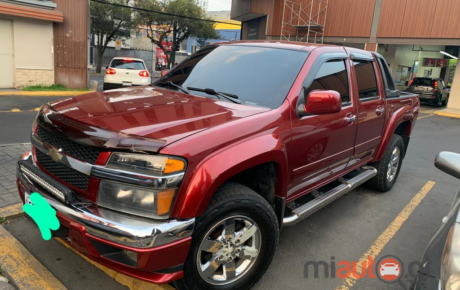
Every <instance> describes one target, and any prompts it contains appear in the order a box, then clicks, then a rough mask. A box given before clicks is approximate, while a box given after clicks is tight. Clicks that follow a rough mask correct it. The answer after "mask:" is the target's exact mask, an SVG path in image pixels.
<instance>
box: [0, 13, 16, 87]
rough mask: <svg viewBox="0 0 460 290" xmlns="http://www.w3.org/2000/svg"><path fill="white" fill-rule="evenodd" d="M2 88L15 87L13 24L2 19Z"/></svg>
mask: <svg viewBox="0 0 460 290" xmlns="http://www.w3.org/2000/svg"><path fill="white" fill-rule="evenodd" d="M0 65H1V66H2V68H1V69H0V88H12V87H13V22H12V21H11V20H5V19H0Z"/></svg>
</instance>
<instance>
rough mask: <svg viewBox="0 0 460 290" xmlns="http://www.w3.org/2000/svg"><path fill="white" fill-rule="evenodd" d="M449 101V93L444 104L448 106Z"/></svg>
mask: <svg viewBox="0 0 460 290" xmlns="http://www.w3.org/2000/svg"><path fill="white" fill-rule="evenodd" d="M447 102H449V95H447V97H446V99H445V100H444V101H442V105H443V106H446V105H447Z"/></svg>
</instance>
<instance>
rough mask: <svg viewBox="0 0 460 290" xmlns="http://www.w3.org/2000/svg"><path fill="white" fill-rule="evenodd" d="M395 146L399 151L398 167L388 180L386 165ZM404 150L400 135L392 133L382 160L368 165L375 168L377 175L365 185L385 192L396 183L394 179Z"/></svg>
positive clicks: (399, 168)
mask: <svg viewBox="0 0 460 290" xmlns="http://www.w3.org/2000/svg"><path fill="white" fill-rule="evenodd" d="M396 147H398V148H399V152H400V155H399V160H398V168H397V170H396V175H395V176H394V178H393V179H392V180H389V179H388V176H387V172H388V166H389V163H390V161H391V157H392V154H393V151H394V150H395V148H396ZM404 150H405V149H404V142H403V139H402V137H401V136H399V135H393V137H391V140H390V144H388V148H387V150H386V151H385V154H384V155H383V158H382V160H380V161H379V162H376V163H374V164H371V165H370V166H372V167H374V168H375V169H377V175H376V176H375V177H373V178H372V179H371V180H369V181H368V182H367V185H368V186H369V187H370V188H373V189H375V190H378V191H381V192H387V191H389V190H390V189H391V188H392V187H393V185H394V184H395V183H396V180H397V179H398V175H399V171H400V170H401V164H402V160H403V156H404Z"/></svg>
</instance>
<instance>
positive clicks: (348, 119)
mask: <svg viewBox="0 0 460 290" xmlns="http://www.w3.org/2000/svg"><path fill="white" fill-rule="evenodd" d="M354 121H356V116H355V115H352V114H347V116H346V117H345V119H343V122H344V123H345V124H352V123H353V122H354Z"/></svg>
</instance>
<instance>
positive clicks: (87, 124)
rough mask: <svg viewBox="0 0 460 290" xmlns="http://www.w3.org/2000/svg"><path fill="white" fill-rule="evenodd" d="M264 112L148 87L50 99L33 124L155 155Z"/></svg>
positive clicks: (100, 144)
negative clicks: (192, 138)
mask: <svg viewBox="0 0 460 290" xmlns="http://www.w3.org/2000/svg"><path fill="white" fill-rule="evenodd" d="M268 110H270V109H268V108H260V107H253V106H246V105H239V104H235V103H231V102H227V101H223V100H218V99H210V98H204V97H200V96H194V95H187V94H184V93H181V92H176V91H171V90H167V89H162V88H154V87H150V86H148V87H137V88H123V89H118V90H111V91H107V92H96V93H90V94H86V95H80V96H76V97H73V98H69V99H63V100H58V101H54V102H51V103H50V104H49V106H45V107H44V108H43V109H42V111H41V112H40V114H39V118H38V120H39V123H40V124H42V125H43V126H45V127H48V129H49V130H51V131H54V132H55V133H57V134H60V135H65V136H66V137H68V138H70V139H72V140H74V141H75V142H78V143H82V144H85V145H91V146H96V147H101V148H106V149H113V148H120V149H121V148H122V149H130V150H133V151H137V150H138V151H155V152H157V151H158V150H159V149H160V148H162V147H164V146H166V145H168V144H170V143H172V142H175V141H177V140H180V139H182V138H185V137H187V136H190V135H192V134H195V133H198V132H200V131H203V130H206V129H208V128H211V127H215V126H218V125H221V124H224V123H228V122H231V121H234V120H238V119H241V118H245V117H248V116H251V115H254V114H258V113H261V112H265V111H268Z"/></svg>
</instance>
